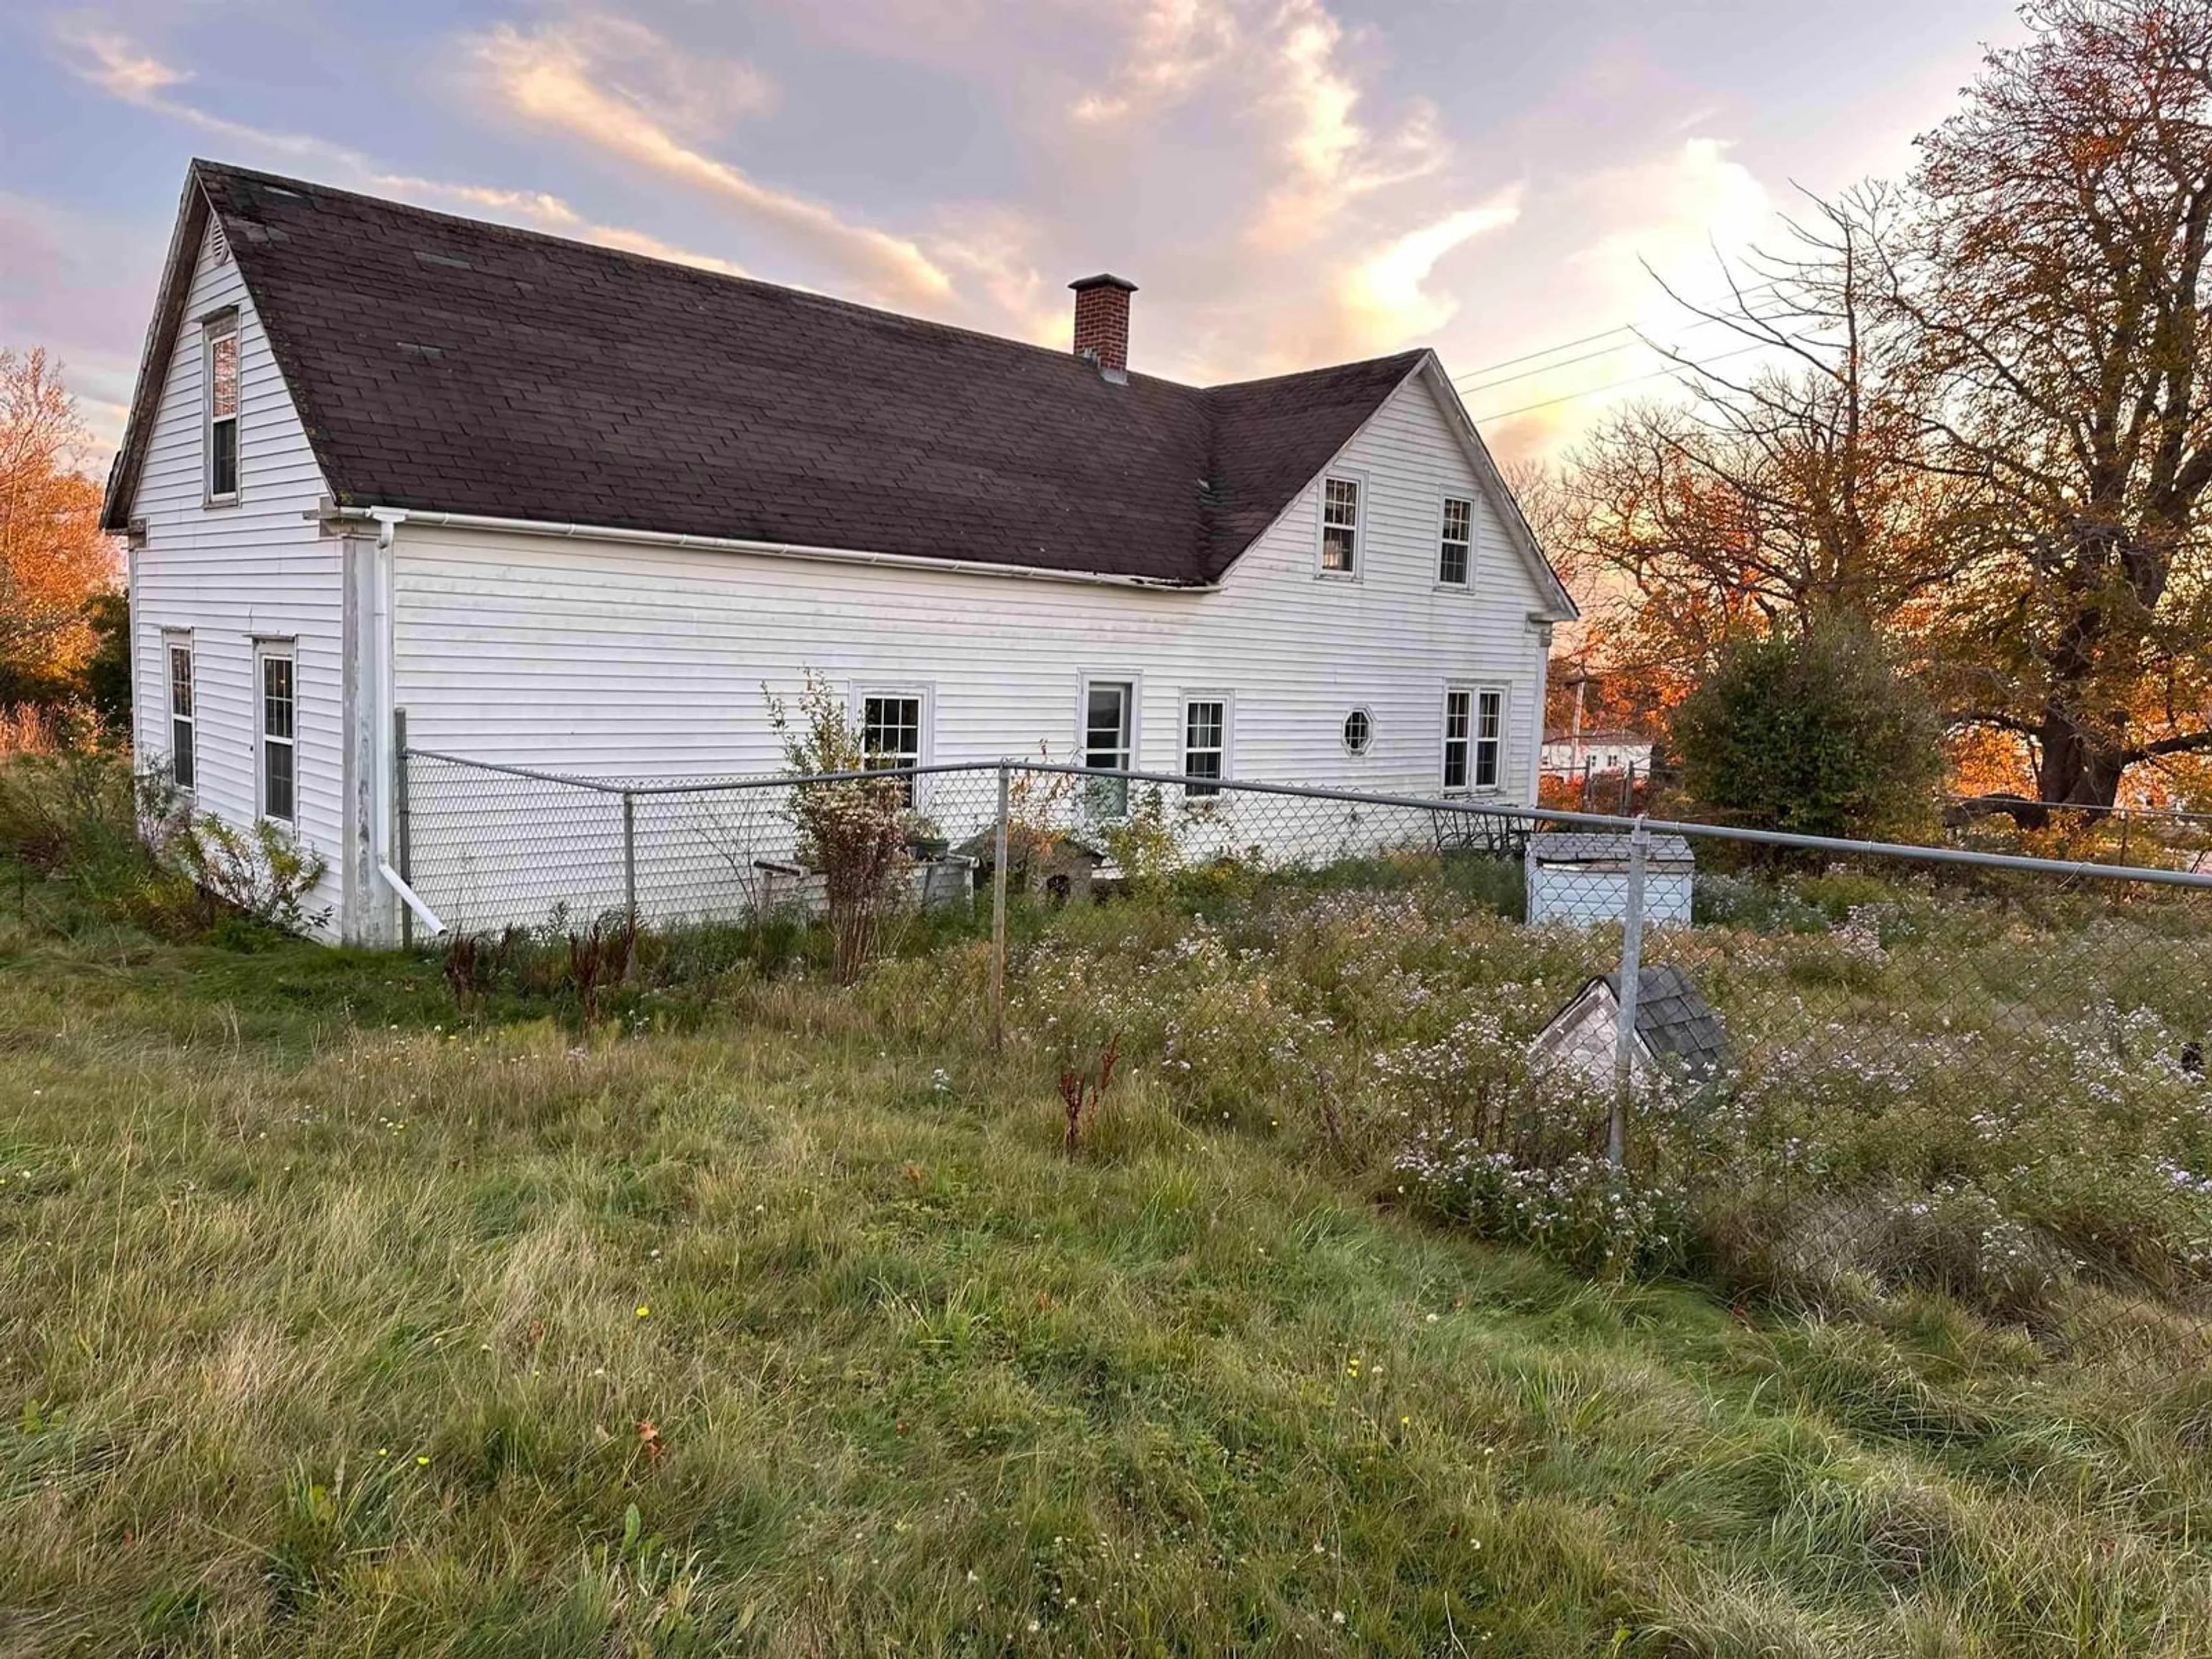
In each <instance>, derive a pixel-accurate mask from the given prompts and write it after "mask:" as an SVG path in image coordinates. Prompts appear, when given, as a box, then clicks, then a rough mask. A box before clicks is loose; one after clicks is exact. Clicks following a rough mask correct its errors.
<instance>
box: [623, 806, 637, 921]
mask: <svg viewBox="0 0 2212 1659" xmlns="http://www.w3.org/2000/svg"><path fill="white" fill-rule="evenodd" d="M622 804H623V911H624V913H625V914H626V915H628V916H629V925H630V926H631V927H636V926H637V797H636V796H635V795H634V794H632V793H630V792H629V790H627V789H625V790H623V797H622Z"/></svg>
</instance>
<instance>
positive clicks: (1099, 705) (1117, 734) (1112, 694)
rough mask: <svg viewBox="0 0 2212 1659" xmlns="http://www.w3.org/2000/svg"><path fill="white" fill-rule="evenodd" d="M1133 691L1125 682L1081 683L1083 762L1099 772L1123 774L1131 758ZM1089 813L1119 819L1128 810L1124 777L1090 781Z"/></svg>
mask: <svg viewBox="0 0 2212 1659" xmlns="http://www.w3.org/2000/svg"><path fill="white" fill-rule="evenodd" d="M1136 702H1137V688H1136V686H1135V685H1134V684H1133V683H1132V682H1130V681H1128V680H1085V682H1084V683H1083V763H1084V764H1085V766H1095V767H1097V768H1098V769H1101V770H1103V771H1112V772H1126V771H1127V770H1128V769H1129V763H1130V759H1131V750H1130V734H1131V733H1132V732H1133V731H1134V730H1135V726H1134V715H1135V711H1136ZM1090 795H1091V811H1093V812H1096V813H1097V814H1099V815H1100V816H1102V817H1121V815H1122V814H1123V813H1125V812H1127V811H1128V810H1129V781H1128V780H1127V778H1093V779H1091V788H1090Z"/></svg>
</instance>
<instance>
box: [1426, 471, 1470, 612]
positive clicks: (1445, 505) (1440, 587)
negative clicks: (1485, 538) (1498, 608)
mask: <svg viewBox="0 0 2212 1659" xmlns="http://www.w3.org/2000/svg"><path fill="white" fill-rule="evenodd" d="M1454 501H1465V502H1466V503H1467V580H1465V581H1461V582H1448V581H1446V580H1444V515H1445V513H1448V512H1449V511H1450V508H1451V503H1452V502H1454ZM1478 503H1479V498H1478V497H1477V496H1476V495H1475V493H1474V491H1473V490H1471V489H1470V490H1467V491H1464V492H1462V491H1460V490H1456V489H1439V490H1438V491H1437V537H1436V541H1437V552H1436V563H1435V567H1434V568H1433V569H1431V571H1430V573H1429V574H1430V577H1431V580H1432V581H1433V582H1434V584H1435V586H1436V589H1437V592H1439V593H1472V592H1474V567H1475V554H1476V550H1478V549H1479V548H1480V546H1481V545H1482V515H1481V513H1480V509H1479V504H1478Z"/></svg>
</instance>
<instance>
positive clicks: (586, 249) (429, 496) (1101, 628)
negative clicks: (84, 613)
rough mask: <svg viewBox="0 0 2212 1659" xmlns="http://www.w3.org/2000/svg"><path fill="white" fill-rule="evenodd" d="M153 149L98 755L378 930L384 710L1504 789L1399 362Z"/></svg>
mask: <svg viewBox="0 0 2212 1659" xmlns="http://www.w3.org/2000/svg"><path fill="white" fill-rule="evenodd" d="M1073 286H1074V288H1075V291H1076V297H1075V305H1074V311H1075V321H1074V344H1075V347H1076V349H1075V350H1073V351H1071V352H1061V351H1055V350H1051V349H1044V348H1041V347H1036V346H1030V345H1025V344H1021V343H1017V342H1014V341H1010V340H1004V339H998V338H994V337H990V336H987V335H982V334H978V333H973V332H969V331H963V330H961V329H956V328H949V327H945V326H944V325H939V324H936V323H929V322H922V321H918V320H916V319H913V318H908V317H901V316H896V315H892V314H890V313H884V312H881V311H876V310H871V309H868V308H866V307H860V306H855V305H850V304H847V303H844V302H842V301H836V300H831V299H826V298H823V296H821V295H816V294H809V293H802V292H799V291H798V290H795V289H786V288H778V287H775V286H772V285H769V284H767V283H757V282H750V281H745V280H742V279H739V278H736V277H732V276H721V275H717V274H714V273H710V272H708V271H705V270H696V269H693V268H691V267H689V266H685V265H681V264H668V263H664V262H661V261H658V260H654V259H649V258H641V257H640V256H638V255H636V254H634V253H629V252H620V251H617V250H615V249H611V248H606V247H599V246H589V245H586V244H584V243H580V242H574V241H568V240H562V239H559V238H556V237H550V236H544V235H538V234H532V233H529V232H525V231H520V230H515V229H511V228H507V227H504V226H499V225H492V224H486V223H483V222H477V221H473V220H469V219H463V218H457V217H453V216H447V215H443V214H438V213H432V212H427V211H424V210H421V209H417V208H413V207H408V206H404V205H400V204H395V203H392V202H387V201H381V200H377V199H374V198H372V197H364V196H360V195H355V194H351V193H349V192H347V191H337V190H332V189H329V188H327V187H325V186H324V185H318V184H312V183H307V182H304V181H301V180H297V179H281V178H274V177H270V176H268V175H265V174H262V173H251V172H246V171H244V170H241V169H239V168H236V167H224V166H217V165H212V164H209V163H206V162H197V163H195V164H194V165H193V166H192V167H191V172H190V174H189V176H188V178H187V179H186V183H185V191H184V196H183V200H182V203H181V205H180V207H179V213H178V218H177V225H176V231H175V235H174V239H173V242H172V244H171V247H170V252H169V256H168V264H167V270H166V272H165V274H164V276H163V278H162V281H161V289H160V296H159V301H158V305H157V308H156V310H155V316H154V319H153V322H152V325H151V327H150V330H149V334H148V337H147V343H146V348H145V355H144V359H143V364H142V367H141V369H140V373H139V380H138V385H137V394H136V397H135V398H134V401H133V404H132V408H131V417H130V422H129V426H128V428H127V431H126V433H125V439H124V442H123V447H122V449H121V452H120V453H119V454H118V457H117V460H116V464H115V468H114V471H113V474H112V479H111V483H110V487H109V491H108V497H107V504H106V523H107V525H108V526H109V527H110V528H111V529H112V530H115V531H118V532H124V531H127V532H128V534H129V540H130V544H131V617H132V630H133V631H132V641H133V651H134V656H135V662H136V676H137V678H136V695H137V711H138V712H137V733H136V736H137V743H138V745H139V749H140V751H141V753H142V755H144V756H147V757H156V756H163V755H166V756H167V757H169V758H170V759H171V761H172V762H173V765H174V767H175V770H176V774H177V775H178V777H179V780H180V781H183V782H184V783H185V784H187V785H188V786H189V787H190V788H191V791H192V792H193V794H194V796H195V797H196V799H197V803H198V805H200V807H201V808H202V809H203V810H204V811H211V812H214V813H216V814H219V815H221V816H222V817H227V818H230V819H234V820H240V821H250V820H252V818H254V817H267V818H270V819H275V820H279V821H281V822H282V823H284V824H286V825H289V826H290V827H291V828H292V829H293V830H294V831H295V833H296V834H297V835H298V836H300V837H301V839H302V840H304V841H306V842H309V843H312V844H313V846H314V847H315V848H317V849H319V851H321V852H322V853H323V854H325V856H327V857H328V859H329V860H330V873H329V875H328V876H327V877H326V878H325V891H324V893H323V894H322V895H321V902H326V903H327V904H328V905H329V906H330V907H331V922H330V931H331V933H334V934H340V933H342V934H343V936H345V937H348V938H353V939H364V940H376V939H384V938H386V937H389V936H390V935H391V933H392V929H393V927H394V925H395V922H394V918H395V916H396V914H397V911H396V905H395V900H394V896H393V894H392V891H391V890H390V886H389V884H388V883H387V882H386V881H385V880H383V879H382V878H380V876H379V874H378V870H379V866H380V864H382V863H384V862H386V861H387V860H388V858H389V856H390V853H391V848H392V836H393V834H394V824H393V817H394V810H393V801H392V775H393V766H392V750H393V745H394V740H395V732H394V728H395V720H394V711H395V710H398V709H404V711H405V720H406V731H407V737H408V741H409V742H410V744H412V745H414V746H416V747H417V748H422V749H427V750H442V751H447V752H450V753H453V754H457V755H463V756H467V757H473V758H477V759H482V760H486V761H494V762H504V763H514V764H522V765H529V766H534V767H540V768H546V769H555V770H559V771H562V772H568V773H583V774H588V775H596V776H601V777H626V778H653V777H664V778H665V777H673V776H684V777H697V776H702V775H728V774H744V773H763V772H770V771H774V770H775V769H776V768H777V766H778V764H779V750H778V748H777V744H776V741H775V735H774V733H773V732H772V731H771V729H770V726H769V719H768V710H767V708H766V704H765V700H764V697H763V685H766V686H769V687H771V688H775V689H776V690H779V691H785V692H787V691H789V690H795V689H796V688H797V687H798V686H799V684H801V683H802V680H803V678H804V677H805V674H806V672H807V671H815V672H817V673H819V674H821V675H823V676H826V677H828V678H829V679H830V680H831V681H832V682H833V683H836V684H841V685H843V686H846V687H848V688H849V691H850V695H851V696H852V698H853V700H854V714H855V717H856V718H858V719H860V720H862V721H864V722H865V724H866V726H867V727H868V731H869V734H870V736H871V738H872V740H873V741H875V742H877V743H878V744H879V745H880V746H882V747H883V748H884V749H885V750H890V751H896V752H898V753H901V754H903V755H906V756H908V757H911V758H913V759H915V760H917V761H920V762H923V763H943V762H951V761H960V760H977V761H988V760H994V759H997V758H1000V757H1009V756H1012V757H1022V756H1035V755H1036V754H1037V753H1038V752H1039V749H1040V746H1041V745H1042V746H1047V747H1048V749H1049V751H1050V753H1051V754H1052V755H1053V756H1054V757H1057V758H1063V759H1064V758H1067V757H1071V756H1074V757H1084V758H1085V759H1086V760H1087V761H1088V762H1089V763H1092V764H1098V765H1133V766H1135V767H1137V768H1139V769H1154V770H1159V771H1168V772H1183V771H1186V770H1192V771H1197V772H1200V773H1203V774H1206V775H1223V776H1227V777H1230V778H1248V779H1258V780H1266V781H1308V782H1321V783H1335V784H1342V785H1346V786H1351V787H1358V788H1363V789H1370V788H1371V789H1376V790H1387V791H1394V792H1399V791H1402V792H1408V793H1420V794H1434V793H1469V794H1473V795H1476V796H1492V797H1495V798H1497V799H1500V800H1504V801H1527V800H1530V799H1534V788H1535V780H1536V775H1537V769H1538V766H1539V763H1540V753H1539V750H1540V746H1541V744H1540V739H1541V733H1542V730H1543V712H1544V673H1545V659H1546V652H1547V642H1548V638H1549V634H1550V630H1551V628H1552V625H1553V623H1556V622H1559V621H1562V620H1565V619H1566V618H1568V617H1571V616H1572V615H1573V607H1572V605H1571V603H1570V602H1569V600H1568V598H1567V596H1566V594H1565V592H1564V591H1563V590H1562V588H1561V587H1560V585H1559V580H1558V579H1557V578H1556V577H1555V576H1554V574H1553V572H1552V570H1551V569H1550V568H1549V567H1548V566H1547V564H1546V562H1545V560H1544V558H1543V556H1542V554H1541V551H1540V550H1539V549H1538V547H1537V545H1536V544H1535V542H1534V539H1533V538H1532V537H1531V536H1530V534H1529V532H1528V527H1527V526H1526V525H1525V524H1524V523H1523V522H1522V518H1521V515H1520V513H1519V512H1518V511H1517V510H1516V507H1515V505H1514V503H1513V501H1512V499H1511V497H1510V495H1509V494H1508V492H1507V490H1506V489H1505V487H1504V484H1503V483H1502V482H1501V481H1500V479H1499V477H1498V470H1497V468H1496V466H1495V465H1492V460H1491V458H1490V456H1489V455H1488V453H1486V451H1485V449H1484V447H1483V444H1482V441H1481V440H1480V438H1479V437H1478V436H1477V435H1476V433H1475V430H1474V426H1473V425H1472V423H1471V422H1469V420H1468V416H1467V413H1466V411H1465V410H1464V409H1463V407H1462V404H1461V403H1460V400H1459V398H1458V397H1457V395H1456V394H1455V392H1454V391H1453V389H1452V386H1451V384H1450V381H1449V379H1448V378H1447V377H1446V375H1445V373H1444V370H1443V367H1442V366H1441V365H1440V364H1439V363H1438V362H1437V358H1436V356H1435V355H1434V354H1433V353H1431V352H1429V351H1426V350H1416V351H1408V352H1404V353H1401V354H1399V355H1397V356H1389V357H1383V358H1377V359H1375V360H1373V361H1370V362H1357V363H1349V364H1345V365H1342V366H1340V367H1337V368H1322V369H1317V370H1314V371H1312V372H1310V373H1306V374H1290V375H1283V376H1279V377H1276V378H1273V379H1268V380H1250V381H1244V382H1241V383H1238V384H1234V385H1227V386H1212V387H1204V388H1201V387H1197V386H1182V385H1179V384H1176V383H1174V382H1171V381H1167V380H1156V379H1153V378H1152V377H1150V376H1147V375H1144V374H1134V373H1132V372H1130V371H1129V369H1128V368H1127V338H1128V318H1129V301H1130V295H1131V292H1132V288H1131V285H1130V284H1128V283H1125V282H1122V281H1120V280H1119V279H1117V278H1114V277H1110V276H1099V277H1094V278H1091V279H1088V280H1086V281H1084V282H1079V283H1075V284H1074V285H1073Z"/></svg>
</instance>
